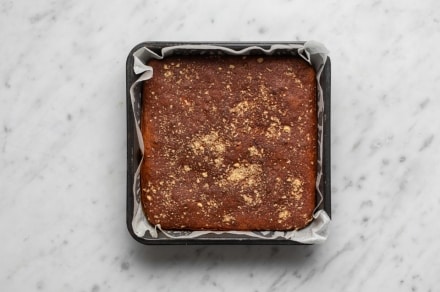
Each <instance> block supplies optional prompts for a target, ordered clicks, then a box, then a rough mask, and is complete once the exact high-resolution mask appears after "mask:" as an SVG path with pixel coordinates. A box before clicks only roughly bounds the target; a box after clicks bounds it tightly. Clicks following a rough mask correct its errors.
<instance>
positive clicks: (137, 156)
mask: <svg viewBox="0 0 440 292" xmlns="http://www.w3.org/2000/svg"><path fill="white" fill-rule="evenodd" d="M304 43H305V42H265V43H260V42H243V43H241V42H240V43H229V42H226V43H218V42H203V43H202V42H145V43H140V44H138V45H137V46H135V47H134V48H133V49H132V50H131V51H130V53H129V55H128V57H127V63H126V82H127V84H126V104H127V227H128V231H129V232H130V234H131V236H133V238H134V239H135V240H137V241H138V242H140V243H142V244H148V245H151V244H152V245H188V244H234V245H237V244H238V245H250V244H252V245H301V244H302V243H298V242H295V241H293V240H286V239H282V238H281V239H261V238H234V237H228V238H219V237H215V238H209V237H206V238H204V237H198V238H190V239H182V238H180V239H176V238H158V239H145V238H142V237H138V236H137V235H136V234H135V233H134V232H133V227H132V221H133V206H134V204H133V202H134V201H133V200H134V199H135V198H134V196H133V183H134V175H135V172H136V169H137V167H138V165H139V162H140V160H141V151H140V149H139V145H138V140H137V137H136V128H135V120H134V113H133V108H132V104H131V99H130V86H131V85H132V84H133V83H134V82H135V81H136V79H137V78H138V77H139V76H138V75H136V74H135V73H134V71H133V63H134V57H133V53H134V52H135V51H136V50H138V49H139V48H141V47H147V48H149V49H150V50H152V51H155V52H160V50H161V49H162V48H164V47H170V46H177V45H189V44H197V45H201V44H204V45H216V46H223V47H227V48H230V49H234V50H241V49H244V48H246V47H250V46H259V47H262V48H267V49H268V48H270V46H271V45H274V44H304ZM320 83H321V87H322V90H323V98H324V104H325V106H324V122H323V157H322V164H323V165H322V169H323V176H322V181H321V185H320V190H321V192H322V195H323V202H322V204H323V209H324V210H325V211H326V213H327V214H328V216H329V217H331V176H330V172H331V168H330V163H331V162H330V155H331V152H330V142H331V141H330V113H331V109H330V101H331V98H330V91H331V63H330V58H328V57H327V61H326V63H325V66H324V69H323V72H322V74H321V77H320ZM139 87H140V86H138V89H137V90H140V88H139Z"/></svg>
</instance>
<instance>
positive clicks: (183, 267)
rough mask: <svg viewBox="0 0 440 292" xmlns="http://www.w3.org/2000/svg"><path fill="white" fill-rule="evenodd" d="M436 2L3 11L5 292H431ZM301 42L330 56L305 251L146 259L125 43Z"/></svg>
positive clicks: (438, 79) (152, 254) (200, 251)
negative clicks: (326, 128)
mask: <svg viewBox="0 0 440 292" xmlns="http://www.w3.org/2000/svg"><path fill="white" fill-rule="evenodd" d="M438 11H440V2H438V1H434V0H428V1H417V2H414V1H396V0H394V1H375V2H365V1H364V2H360V1H354V2H353V1H352V2H344V3H342V2H339V1H317V2H314V3H313V4H312V3H306V2H304V1H266V2H262V1H261V2H257V1H241V0H240V1H234V3H232V2H231V3H226V2H224V1H209V2H207V1H176V0H170V1H135V2H126V1H112V2H108V1H106V2H104V1H93V2H86V1H69V0H66V1H45V0H37V1H32V2H29V1H22V0H19V1H7V0H5V1H2V2H1V3H0V38H1V40H2V45H1V46H0V53H1V55H2V56H3V58H2V64H1V66H0V195H1V196H0V231H1V234H2V240H1V243H0V257H1V259H2V261H1V264H0V286H1V287H2V288H3V289H4V290H5V291H16V290H25V291H34V290H38V291H60V290H61V291H92V292H97V291H180V290H182V289H183V288H185V290H188V291H211V290H212V291H231V290H238V289H240V291H296V290H299V289H301V290H304V291H312V290H317V289H325V290H326V291H374V290H386V291H436V290H438V288H437V284H438V275H439V274H440V228H439V227H438V224H437V221H438V216H439V215H438V214H439V212H438V210H439V207H440V196H439V194H438V192H439V183H438V177H439V176H440V168H439V165H440V154H439V153H438V149H439V148H440V136H439V134H438V133H439V130H440V123H439V112H440V99H439V98H438V96H437V95H438V93H439V92H440V70H439V69H438V65H439V61H438V60H437V54H436V52H437V51H438V47H439V45H440V17H439V15H438ZM310 39H315V40H318V41H321V42H322V43H324V44H325V45H326V46H327V47H328V48H329V50H330V56H331V59H332V79H333V82H332V115H333V117H332V198H333V204H332V206H333V208H332V211H333V212H332V213H333V214H332V215H333V222H332V225H331V233H330V237H329V239H328V241H327V242H326V243H324V244H322V245H316V246H294V247H283V246H280V247H270V246H175V247H173V246H169V247H145V246H141V245H139V244H138V243H136V242H135V241H134V240H133V239H132V238H131V237H130V236H129V234H128V232H127V231H126V227H125V151H126V146H125V138H124V137H125V133H126V129H125V127H126V124H125V58H126V56H127V54H128V52H129V51H130V49H131V48H132V47H133V46H134V45H136V44H137V43H139V42H142V41H149V40H174V41H196V40H198V41H210V40H217V41H253V40H256V41H277V40H281V41H289V40H310Z"/></svg>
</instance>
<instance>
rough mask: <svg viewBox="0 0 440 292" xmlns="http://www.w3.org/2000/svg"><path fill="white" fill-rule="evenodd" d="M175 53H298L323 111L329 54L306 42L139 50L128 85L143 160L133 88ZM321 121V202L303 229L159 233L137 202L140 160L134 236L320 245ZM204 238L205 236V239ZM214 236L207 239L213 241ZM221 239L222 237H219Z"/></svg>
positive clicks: (324, 221)
mask: <svg viewBox="0 0 440 292" xmlns="http://www.w3.org/2000/svg"><path fill="white" fill-rule="evenodd" d="M174 50H201V51H206V50H217V51H222V52H224V53H226V54H230V55H246V54H248V53H249V52H250V51H252V50H259V51H261V52H262V53H263V54H267V55H270V54H272V53H273V52H275V51H276V50H292V51H296V50H297V52H298V55H299V56H301V57H302V58H303V59H304V60H306V61H307V62H309V63H310V64H311V65H312V66H313V67H314V69H315V71H316V79H317V83H318V117H319V116H320V115H321V116H322V113H323V111H324V98H323V92H322V87H321V84H320V76H321V73H322V71H323V68H324V64H325V62H326V60H327V54H328V51H327V49H326V48H325V47H324V45H322V44H320V43H318V42H315V41H309V42H306V43H304V44H303V45H302V44H274V45H272V46H271V47H270V48H269V49H264V48H261V47H259V46H250V47H247V48H244V49H242V50H238V51H237V50H233V49H230V48H226V47H222V46H216V45H178V46H170V47H165V48H163V49H162V50H161V54H157V53H155V52H153V51H151V50H149V49H148V48H146V47H142V48H140V49H138V50H136V52H134V53H133V57H134V65H133V70H134V72H135V73H136V74H141V75H140V77H139V78H138V79H137V80H136V81H135V82H134V83H133V84H132V85H131V87H130V98H131V103H132V107H133V113H134V117H135V121H136V134H137V138H138V141H139V147H140V149H141V153H142V157H143V154H144V143H143V139H142V133H141V129H140V112H141V110H140V103H139V102H136V100H137V99H140V98H141V96H140V93H138V94H137V95H136V93H135V87H136V86H138V85H140V83H141V82H143V81H145V80H148V79H151V78H152V77H153V68H151V67H150V66H148V65H146V62H147V61H148V60H149V59H151V58H154V59H163V58H164V57H166V56H168V55H170V54H172V53H173V51H174ZM322 120H323V119H322V118H320V119H319V120H318V121H319V123H318V137H319V140H318V142H319V155H318V166H319V169H318V174H317V179H316V190H317V192H318V194H319V197H320V199H319V200H318V202H317V204H316V208H315V212H314V214H313V218H314V219H313V221H312V222H311V223H310V224H309V225H308V226H307V227H305V228H303V229H300V230H294V231H167V230H162V229H161V228H160V225H156V226H153V225H151V224H150V223H149V222H148V221H147V218H146V217H145V215H144V212H143V209H142V204H141V202H140V200H141V199H140V197H141V195H140V165H141V164H142V159H143V158H142V159H141V161H140V163H139V165H138V167H137V170H136V173H135V175H134V184H133V195H134V200H133V202H134V208H133V213H134V214H133V221H132V227H133V231H134V233H135V234H136V235H137V236H138V237H140V238H144V239H147V240H152V239H153V240H154V239H157V238H159V237H163V236H160V234H163V235H164V236H165V238H178V239H190V238H200V237H203V238H204V239H205V238H206V235H212V234H214V235H228V234H229V235H234V237H231V239H233V238H237V237H235V236H239V238H243V237H245V238H249V237H250V238H258V239H286V240H292V241H295V242H298V243H304V244H314V243H321V242H323V241H325V240H326V239H327V236H328V225H329V223H330V217H329V216H328V214H327V213H326V212H325V211H324V210H323V209H318V207H319V206H320V205H321V203H322V201H323V195H322V193H321V191H320V189H319V184H320V181H321V177H322V156H323V133H322V131H323V125H322V123H323V121H322ZM204 236H205V237H204ZM215 238H216V237H214V238H212V237H209V239H215ZM222 239H223V237H222Z"/></svg>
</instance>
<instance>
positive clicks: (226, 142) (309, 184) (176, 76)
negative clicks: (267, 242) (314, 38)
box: [141, 55, 317, 230]
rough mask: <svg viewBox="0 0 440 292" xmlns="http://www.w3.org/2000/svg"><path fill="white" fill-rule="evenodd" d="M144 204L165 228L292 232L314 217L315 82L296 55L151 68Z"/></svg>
mask: <svg viewBox="0 0 440 292" xmlns="http://www.w3.org/2000/svg"><path fill="white" fill-rule="evenodd" d="M149 65H150V66H151V67H152V68H153V70H154V75H153V78H152V79H151V80H148V81H146V82H145V84H144V89H143V101H142V120H141V129H142V135H143V140H144V144H145V153H144V160H143V164H142V168H141V190H142V196H141V197H142V206H143V209H144V212H145V214H146V216H147V219H148V221H149V222H150V223H151V224H153V225H156V224H160V226H161V228H162V229H167V230H294V229H300V228H303V227H305V226H306V225H307V224H308V223H309V222H310V221H311V220H312V219H313V218H312V214H313V210H314V207H315V181H316V160H317V113H316V77H315V72H314V70H313V68H312V67H311V66H310V65H309V64H308V63H307V62H305V61H304V60H302V59H300V58H297V57H294V56H265V55H264V56H247V57H242V56H225V55H203V56H171V57H166V58H164V59H163V60H151V61H150V62H149Z"/></svg>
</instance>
